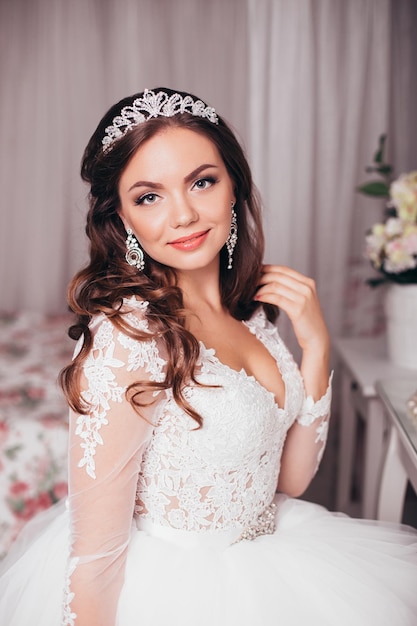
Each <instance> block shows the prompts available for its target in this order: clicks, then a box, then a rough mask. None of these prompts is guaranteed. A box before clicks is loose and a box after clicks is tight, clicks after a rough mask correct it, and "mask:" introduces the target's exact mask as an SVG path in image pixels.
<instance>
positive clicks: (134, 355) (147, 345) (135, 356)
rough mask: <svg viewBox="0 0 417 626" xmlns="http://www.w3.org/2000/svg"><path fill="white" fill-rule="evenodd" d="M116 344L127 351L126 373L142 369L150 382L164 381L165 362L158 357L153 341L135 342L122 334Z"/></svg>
mask: <svg viewBox="0 0 417 626" xmlns="http://www.w3.org/2000/svg"><path fill="white" fill-rule="evenodd" d="M118 342H119V343H120V345H122V346H123V347H124V348H126V350H129V357H128V362H127V371H128V372H132V371H137V370H138V369H139V368H144V370H145V372H146V373H148V374H149V378H150V380H153V381H156V382H161V381H163V380H164V378H165V375H164V366H165V365H166V361H164V359H161V357H160V356H159V351H158V347H157V345H156V341H155V339H151V340H150V341H136V340H135V339H132V337H128V336H127V335H124V334H123V333H120V334H119V336H118Z"/></svg>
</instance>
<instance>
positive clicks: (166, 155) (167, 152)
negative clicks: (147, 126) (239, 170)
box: [120, 127, 224, 183]
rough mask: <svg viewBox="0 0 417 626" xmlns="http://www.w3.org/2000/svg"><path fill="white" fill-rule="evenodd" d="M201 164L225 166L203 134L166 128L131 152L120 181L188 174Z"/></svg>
mask: <svg viewBox="0 0 417 626" xmlns="http://www.w3.org/2000/svg"><path fill="white" fill-rule="evenodd" d="M203 163H207V164H212V165H216V166H218V167H222V166H224V164H223V160H222V158H221V155H220V153H219V151H218V149H217V146H216V145H215V144H214V143H213V141H212V140H211V139H209V138H208V137H207V136H206V135H203V134H201V133H198V132H195V131H193V130H190V129H188V128H178V127H174V128H166V129H163V130H160V131H159V132H158V133H157V134H155V135H154V136H153V137H151V138H150V139H147V140H146V141H145V142H144V143H143V144H142V145H141V146H140V147H139V148H138V149H137V150H136V152H135V153H134V155H133V157H132V158H131V160H130V161H129V163H128V164H127V166H126V168H125V169H124V171H123V173H122V176H121V180H120V182H121V183H123V182H124V181H126V179H130V177H131V176H136V175H138V174H140V176H141V177H145V176H147V177H148V178H150V179H152V178H155V177H161V176H169V175H170V174H175V175H181V174H184V175H187V174H188V173H190V172H191V171H192V170H193V169H195V168H196V167H199V166H200V165H202V164H203Z"/></svg>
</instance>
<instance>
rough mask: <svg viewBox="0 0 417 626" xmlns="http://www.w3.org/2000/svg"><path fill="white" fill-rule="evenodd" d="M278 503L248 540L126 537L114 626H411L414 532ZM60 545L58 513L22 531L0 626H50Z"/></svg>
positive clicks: (57, 615) (63, 552)
mask: <svg viewBox="0 0 417 626" xmlns="http://www.w3.org/2000/svg"><path fill="white" fill-rule="evenodd" d="M276 502H277V514H276V515H277V525H276V531H275V532H274V533H273V534H272V535H263V536H260V537H257V538H256V539H255V540H253V541H248V540H243V541H239V542H237V543H235V541H236V539H237V534H238V533H236V532H235V531H233V530H232V531H225V532H224V531H220V532H215V533H207V532H203V533H188V532H182V531H177V530H174V529H170V528H166V527H156V526H154V525H149V524H142V526H141V527H140V528H137V527H136V526H134V527H133V528H132V535H131V539H130V544H129V548H128V558H127V564H126V574H125V582H124V586H123V589H122V593H121V596H120V600H119V607H118V618H117V626H138V625H139V624H140V626H168V625H169V626H180V625H181V626H254V625H258V624H259V625H260V626H301V625H302V624H308V625H309V626H326V625H328V626H336V625H337V626H352V625H354V626H416V624H417V532H416V531H415V530H413V529H411V528H408V527H405V526H399V525H396V524H388V523H382V522H373V521H367V520H355V519H351V518H349V517H347V516H345V515H342V514H337V513H330V512H329V511H327V510H326V509H324V508H323V507H321V506H318V505H315V504H311V503H308V502H304V501H301V500H295V499H292V498H287V497H286V496H277V499H276ZM68 535H69V520H68V513H67V511H66V510H65V508H64V507H63V506H62V505H57V506H56V507H54V508H53V509H52V510H50V511H47V512H46V513H45V514H42V515H41V516H39V517H38V518H37V519H36V520H35V521H33V522H32V523H29V524H28V526H27V527H26V529H25V531H24V532H23V534H22V536H21V538H20V540H19V541H18V542H17V543H16V545H15V546H14V548H13V549H12V551H11V553H10V555H9V556H8V557H7V558H6V561H5V563H4V564H3V565H2V566H1V567H0V572H2V576H1V577H0V624H1V626H6V625H7V626H38V625H39V626H59V624H60V623H61V608H62V599H63V588H64V579H65V570H66V561H67V556H68V548H69V540H68ZM4 570H6V571H4Z"/></svg>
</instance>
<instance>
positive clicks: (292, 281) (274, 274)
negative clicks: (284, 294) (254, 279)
mask: <svg viewBox="0 0 417 626" xmlns="http://www.w3.org/2000/svg"><path fill="white" fill-rule="evenodd" d="M267 267H268V266H267ZM270 267H272V269H268V270H267V271H264V272H263V274H262V276H261V279H260V281H259V283H260V284H261V285H265V284H267V283H270V282H279V283H282V284H285V285H288V286H292V287H293V288H295V289H297V288H299V287H301V286H302V285H303V286H305V287H307V288H308V289H309V290H312V291H315V282H314V280H313V279H312V278H309V277H307V276H304V275H303V274H300V273H299V272H295V271H293V270H288V271H287V268H284V269H282V268H281V267H280V266H270Z"/></svg>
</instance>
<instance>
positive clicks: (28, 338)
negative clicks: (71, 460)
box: [0, 312, 73, 558]
mask: <svg viewBox="0 0 417 626" xmlns="http://www.w3.org/2000/svg"><path fill="white" fill-rule="evenodd" d="M70 323H71V317H70V315H69V314H68V315H41V314H37V313H32V312H19V313H8V312H7V313H6V312H0V558H2V557H3V556H4V555H5V554H6V552H7V550H8V548H9V546H10V544H11V542H12V541H13V539H14V537H15V536H16V535H17V534H18V532H19V530H20V529H21V528H22V527H23V525H24V524H25V523H26V522H27V521H28V520H29V519H30V518H31V517H33V516H34V515H35V513H37V512H38V511H41V510H43V509H46V508H48V507H50V506H51V505H52V504H54V503H55V502H57V501H58V500H60V499H61V498H63V497H65V496H66V494H67V444H68V409H67V406H66V404H65V400H64V397H63V394H62V391H61V390H60V388H59V385H58V383H57V376H58V373H59V371H60V369H61V368H62V367H63V366H64V365H65V364H66V363H68V361H69V359H70V358H71V355H72V350H73V342H72V341H71V340H70V339H69V338H68V337H67V334H66V331H67V328H68V326H69V324H70Z"/></svg>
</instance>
